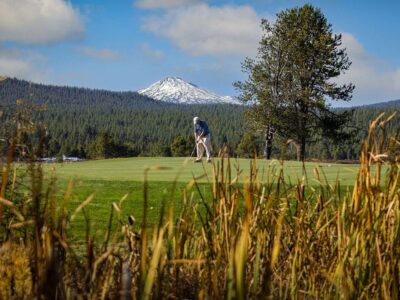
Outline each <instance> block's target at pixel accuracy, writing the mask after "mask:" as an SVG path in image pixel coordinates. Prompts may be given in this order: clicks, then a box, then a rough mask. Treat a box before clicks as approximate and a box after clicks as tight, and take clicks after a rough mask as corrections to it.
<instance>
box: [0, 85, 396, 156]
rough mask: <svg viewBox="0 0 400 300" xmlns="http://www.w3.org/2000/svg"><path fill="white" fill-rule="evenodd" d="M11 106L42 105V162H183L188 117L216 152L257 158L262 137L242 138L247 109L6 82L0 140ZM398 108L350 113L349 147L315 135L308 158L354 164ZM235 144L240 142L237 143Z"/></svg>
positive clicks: (37, 116)
mask: <svg viewBox="0 0 400 300" xmlns="http://www.w3.org/2000/svg"><path fill="white" fill-rule="evenodd" d="M17 99H23V100H24V102H25V103H31V104H34V105H36V106H38V105H45V106H46V108H45V109H44V110H42V111H38V112H35V113H34V116H33V117H34V120H35V121H36V122H43V123H44V124H45V125H46V127H47V132H48V135H47V138H46V140H45V149H46V152H45V155H51V156H53V155H61V154H66V155H74V156H79V157H87V158H101V157H124V156H138V155H140V156H170V155H179V156H185V155H190V153H191V152H192V149H193V146H194V142H193V140H192V118H193V116H200V117H201V118H204V119H205V120H206V121H207V123H208V124H209V127H210V129H211V132H212V143H213V147H214V149H215V152H216V151H218V149H220V148H221V147H223V146H224V145H228V146H229V148H230V149H231V154H232V155H235V156H236V155H240V156H249V155H251V154H250V153H249V150H246V149H249V147H248V146H249V143H251V144H254V145H255V146H256V148H257V151H258V152H259V154H261V153H262V146H263V141H262V139H263V136H262V131H260V132H259V133H255V132H251V133H250V135H251V136H253V137H252V140H251V141H250V142H249V139H248V137H249V133H248V134H247V135H245V132H246V128H245V122H244V113H245V111H246V109H247V108H246V107H244V106H238V105H231V104H213V105H211V104H208V105H187V104H173V103H168V102H163V101H158V100H153V99H151V98H149V97H147V96H144V95H141V94H139V93H137V92H111V91H106V90H93V89H86V88H75V87H60V86H50V85H43V84H34V83H32V84H30V83H28V82H27V81H22V80H17V79H10V78H7V79H4V80H3V81H1V82H0V106H2V107H3V110H4V114H3V116H2V119H1V120H0V121H1V122H2V123H3V124H6V125H5V126H1V127H0V138H2V137H4V136H6V135H7V132H10V131H9V128H10V127H9V126H12V124H10V125H9V126H8V125H7V122H8V120H10V116H11V115H12V114H13V113H14V112H15V110H16V105H15V103H16V100H17ZM398 103H399V101H390V102H387V103H379V104H376V105H369V106H363V107H357V108H354V114H353V120H352V124H351V126H352V128H353V129H356V130H355V136H354V138H353V140H352V141H336V142H335V143H332V141H330V140H327V139H324V138H323V137H317V136H316V137H314V138H313V143H310V144H309V145H308V148H307V157H308V158H310V159H324V160H325V159H334V160H344V159H350V160H354V159H358V153H359V150H360V142H361V140H362V139H363V138H364V137H365V135H366V132H367V129H368V125H369V122H370V121H371V120H372V119H375V118H376V116H378V115H379V114H380V113H381V112H382V111H385V112H387V113H388V114H389V113H393V112H395V111H398V110H399V109H398V106H397V104H398ZM397 119H398V120H399V121H398V122H397V123H396V122H393V123H392V124H393V125H391V127H390V130H392V131H393V132H395V131H398V130H399V126H398V124H400V116H397ZM179 136H180V137H179ZM178 137H179V138H178ZM242 140H243V141H245V142H243V143H241V144H240V142H241V141H242ZM174 141H175V145H173V143H174ZM280 142H281V141H279V138H278V137H276V139H275V144H274V148H273V154H274V156H275V157H279V155H280V151H281V150H280ZM250 148H251V147H250ZM289 150H291V151H289V154H288V158H292V157H294V150H293V149H289ZM246 151H247V152H246ZM250 152H251V153H253V152H252V151H250ZM291 155H293V156H291Z"/></svg>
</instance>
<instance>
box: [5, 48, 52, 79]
mask: <svg viewBox="0 0 400 300" xmlns="http://www.w3.org/2000/svg"><path fill="white" fill-rule="evenodd" d="M48 72H49V70H48V68H47V60H46V58H45V57H43V56H42V55H38V54H37V53H34V52H32V51H26V50H19V49H16V48H8V47H4V46H1V45H0V75H5V76H10V77H18V78H24V79H27V80H33V79H34V80H43V79H44V78H45V76H46V75H48V74H47V73H48Z"/></svg>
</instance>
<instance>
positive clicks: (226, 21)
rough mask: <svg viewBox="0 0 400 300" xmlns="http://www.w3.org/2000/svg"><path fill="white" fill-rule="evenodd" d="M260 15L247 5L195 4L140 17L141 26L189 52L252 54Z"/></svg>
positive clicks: (256, 45)
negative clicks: (141, 20) (162, 13)
mask: <svg viewBox="0 0 400 300" xmlns="http://www.w3.org/2000/svg"><path fill="white" fill-rule="evenodd" d="M260 20H261V17H259V16H258V15H257V13H256V12H255V10H254V9H253V8H251V7H250V6H231V5H226V6H222V7H213V6H208V5H207V4H199V5H194V6H188V7H182V8H177V9H173V10H168V11H167V12H166V13H165V14H164V15H161V16H158V15H157V16H150V17H147V18H145V19H144V21H143V24H142V29H143V30H144V31H148V32H152V33H154V34H156V35H158V36H161V37H164V38H167V39H168V40H170V41H171V42H172V43H174V44H175V45H177V46H178V47H179V48H180V49H182V50H183V51H185V52H187V53H189V54H191V55H205V54H212V55H226V54H235V55H241V56H246V55H249V56H253V55H255V53H256V51H257V47H258V42H259V40H260V38H261V35H262V31H261V27H260Z"/></svg>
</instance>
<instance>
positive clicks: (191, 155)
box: [190, 131, 204, 158]
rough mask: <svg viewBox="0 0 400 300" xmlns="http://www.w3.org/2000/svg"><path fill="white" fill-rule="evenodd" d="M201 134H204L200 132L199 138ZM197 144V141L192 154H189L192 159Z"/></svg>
mask: <svg viewBox="0 0 400 300" xmlns="http://www.w3.org/2000/svg"><path fill="white" fill-rule="evenodd" d="M203 132H204V131H202V132H201V133H200V134H199V137H201V135H202V134H203ZM197 143H198V141H195V143H194V148H193V151H192V154H190V157H191V158H192V157H193V154H194V151H195V150H196V148H197Z"/></svg>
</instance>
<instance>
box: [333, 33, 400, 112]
mask: <svg viewBox="0 0 400 300" xmlns="http://www.w3.org/2000/svg"><path fill="white" fill-rule="evenodd" d="M342 41H343V46H344V47H345V48H346V49H347V54H348V56H349V58H350V60H351V61H352V65H351V66H350V70H348V71H347V72H346V73H345V74H344V75H342V76H340V77H339V80H338V82H339V83H348V82H352V83H354V84H355V86H356V88H355V91H354V98H357V99H360V100H362V101H363V103H364V104H366V103H373V102H376V101H377V100H381V99H382V100H393V99H398V98H399V96H400V68H398V67H397V68H396V67H393V66H392V65H391V64H389V63H388V62H386V61H384V60H381V59H378V58H376V57H374V56H373V55H371V54H370V53H368V52H367V51H366V49H365V48H364V47H363V45H362V44H361V43H360V42H359V41H358V40H357V39H356V37H355V36H354V35H352V34H351V33H342ZM352 104H358V103H352Z"/></svg>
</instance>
